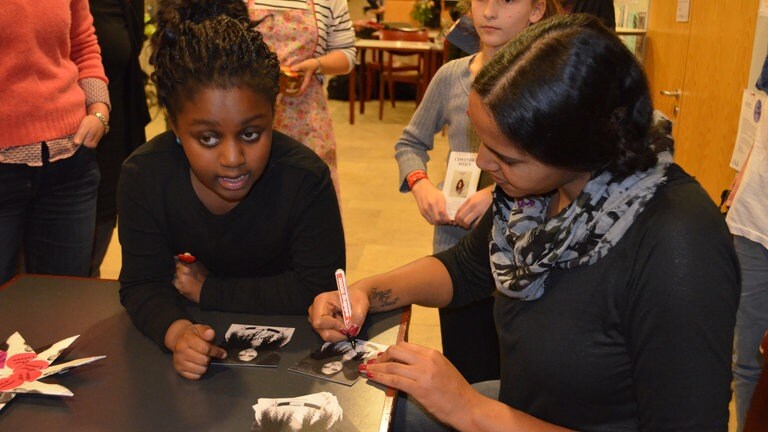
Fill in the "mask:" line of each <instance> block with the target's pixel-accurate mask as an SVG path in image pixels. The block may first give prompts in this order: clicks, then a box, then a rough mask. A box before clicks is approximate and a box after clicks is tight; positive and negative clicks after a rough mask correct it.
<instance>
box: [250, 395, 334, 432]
mask: <svg viewBox="0 0 768 432" xmlns="http://www.w3.org/2000/svg"><path fill="white" fill-rule="evenodd" d="M253 411H254V422H253V427H252V428H251V431H252V432H293V431H302V432H313V431H317V432H325V431H333V430H336V427H337V425H338V424H339V422H340V421H341V419H342V416H343V411H342V409H341V405H339V401H338V399H336V396H334V395H333V394H331V393H329V392H320V393H313V394H309V395H304V396H298V397H294V398H281V399H269V398H259V400H258V403H256V405H254V406H253Z"/></svg>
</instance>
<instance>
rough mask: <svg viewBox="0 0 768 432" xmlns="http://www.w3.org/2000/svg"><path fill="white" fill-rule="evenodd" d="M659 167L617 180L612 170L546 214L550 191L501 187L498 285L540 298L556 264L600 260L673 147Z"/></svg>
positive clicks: (496, 227) (495, 249)
mask: <svg viewBox="0 0 768 432" xmlns="http://www.w3.org/2000/svg"><path fill="white" fill-rule="evenodd" d="M658 156H659V160H658V163H657V164H656V166H654V167H652V168H650V169H648V170H647V171H644V172H639V173H635V174H633V175H631V176H629V177H627V178H625V179H624V180H622V181H618V182H617V181H615V180H614V179H613V176H612V175H611V174H610V173H609V172H603V173H602V174H600V175H598V176H597V177H594V178H592V179H591V180H590V181H589V182H587V184H586V185H585V186H584V190H582V191H581V193H580V194H579V196H577V197H576V199H575V200H574V201H573V202H572V203H571V204H570V205H569V206H568V207H566V208H565V209H563V211H561V212H560V213H559V214H558V215H556V216H554V217H552V218H550V219H547V209H548V208H549V201H550V196H541V197H530V198H520V199H514V198H509V197H508V196H506V195H505V194H504V193H503V192H502V191H501V190H500V188H496V191H495V192H494V200H493V231H492V235H491V241H490V254H491V269H492V273H493V278H494V279H495V281H496V288H497V289H498V290H499V291H501V292H502V293H504V294H506V295H507V296H509V297H513V298H519V299H521V300H536V299H538V298H539V297H541V296H542V295H543V294H544V289H545V285H546V280H547V276H548V275H549V271H550V270H551V269H553V268H560V269H571V268H574V267H578V266H580V265H585V264H586V265H589V264H593V263H595V262H596V261H597V260H599V259H600V258H602V257H604V256H605V255H606V254H607V253H608V252H609V251H610V250H611V248H612V247H613V245H615V244H616V243H618V241H619V240H621V238H622V236H623V235H624V233H625V232H626V231H627V229H629V227H630V226H632V223H633V222H634V221H635V219H636V218H637V216H638V215H639V214H640V212H642V211H643V209H644V208H645V205H646V204H647V203H648V200H650V199H651V197H652V196H653V194H654V193H655V192H656V189H657V188H658V186H659V185H660V184H663V183H664V182H665V181H666V168H667V166H668V165H669V164H670V163H672V155H671V153H670V152H669V151H664V152H662V153H659V155H658Z"/></svg>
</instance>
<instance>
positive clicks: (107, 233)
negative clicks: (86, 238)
mask: <svg viewBox="0 0 768 432" xmlns="http://www.w3.org/2000/svg"><path fill="white" fill-rule="evenodd" d="M115 222H116V218H112V219H99V220H97V221H96V231H95V234H94V238H93V255H92V256H91V271H90V273H91V277H99V276H101V270H100V269H101V263H102V262H104V257H105V256H106V255H107V249H108V248H109V243H110V242H111V241H112V233H113V232H114V231H115Z"/></svg>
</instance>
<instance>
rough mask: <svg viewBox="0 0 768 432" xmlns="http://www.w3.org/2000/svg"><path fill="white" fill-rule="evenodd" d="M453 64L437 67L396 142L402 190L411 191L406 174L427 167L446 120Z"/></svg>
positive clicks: (396, 155)
mask: <svg viewBox="0 0 768 432" xmlns="http://www.w3.org/2000/svg"><path fill="white" fill-rule="evenodd" d="M451 66H452V65H451V63H448V64H446V65H444V66H443V67H441V68H440V69H439V70H438V71H437V73H436V74H435V76H434V78H432V81H430V83H429V86H428V87H427V91H426V93H425V94H424V99H422V101H421V103H419V106H418V108H417V109H416V112H415V113H414V114H413V117H411V121H410V122H409V123H408V126H406V127H405V129H403V135H402V136H400V139H399V140H398V141H397V143H396V144H395V159H396V160H397V165H398V168H399V170H400V176H399V177H398V178H399V188H400V192H409V189H408V183H407V182H406V180H405V178H406V177H407V176H408V174H409V173H410V172H412V171H415V170H423V171H426V170H427V161H429V153H428V152H429V151H431V150H432V149H433V148H434V138H435V134H436V133H437V132H439V131H440V130H441V129H442V128H443V126H445V125H446V124H447V116H446V110H445V107H446V100H445V98H446V96H447V95H448V94H449V88H450V85H451V82H452V81H453V79H452V78H453V73H452V72H451V70H452V68H451Z"/></svg>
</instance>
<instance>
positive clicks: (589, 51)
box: [472, 14, 656, 179]
mask: <svg viewBox="0 0 768 432" xmlns="http://www.w3.org/2000/svg"><path fill="white" fill-rule="evenodd" d="M472 89H473V90H474V91H475V92H476V93H477V94H478V95H479V96H480V97H481V99H482V100H483V103H484V104H485V106H486V107H487V108H488V110H489V112H490V113H491V114H492V115H493V117H494V119H495V121H496V123H497V124H498V126H499V128H500V129H501V132H502V133H503V134H504V135H505V136H506V137H507V138H508V139H509V140H510V141H512V142H513V143H515V144H517V145H519V146H520V147H521V148H522V149H523V150H524V151H525V152H527V153H528V154H530V155H531V156H533V157H534V158H535V159H537V160H539V161H540V162H543V163H545V164H548V165H552V166H557V167H561V168H566V169H571V170H575V171H582V172H594V171H598V170H602V169H606V170H608V171H610V172H611V173H613V174H614V175H615V176H616V177H617V178H619V179H621V178H624V177H626V176H628V175H630V174H632V173H634V172H636V171H643V170H646V169H648V168H650V167H651V166H653V165H654V164H655V163H656V153H655V152H654V151H653V149H652V147H651V144H652V143H650V142H649V141H650V138H649V137H650V135H649V132H650V127H651V118H652V112H653V107H652V105H651V99H650V94H649V90H648V83H647V81H646V78H645V75H644V73H643V71H642V68H641V67H640V65H639V64H638V62H637V60H636V59H635V57H634V55H633V54H632V53H631V52H630V51H629V50H628V49H627V48H626V47H625V46H624V44H623V43H622V42H621V40H620V39H619V38H618V37H617V36H616V35H615V33H613V32H612V31H611V30H609V29H607V28H606V27H604V26H603V25H602V24H601V23H600V21H599V20H598V19H597V18H594V17H592V16H589V15H582V14H573V15H567V16H556V17H552V18H548V19H546V20H544V21H542V22H540V23H538V24H535V25H533V26H531V27H529V28H528V29H526V30H525V31H523V32H522V33H521V34H520V35H519V36H518V37H517V38H515V39H514V40H512V41H511V42H509V43H508V44H507V45H505V46H504V47H503V48H502V49H501V50H499V52H497V53H496V55H495V56H494V57H493V59H492V60H491V61H490V62H489V63H488V64H487V65H486V66H485V67H484V68H483V69H482V70H481V71H480V73H479V74H478V75H477V78H476V79H475V81H474V83H473V85H472Z"/></svg>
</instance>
